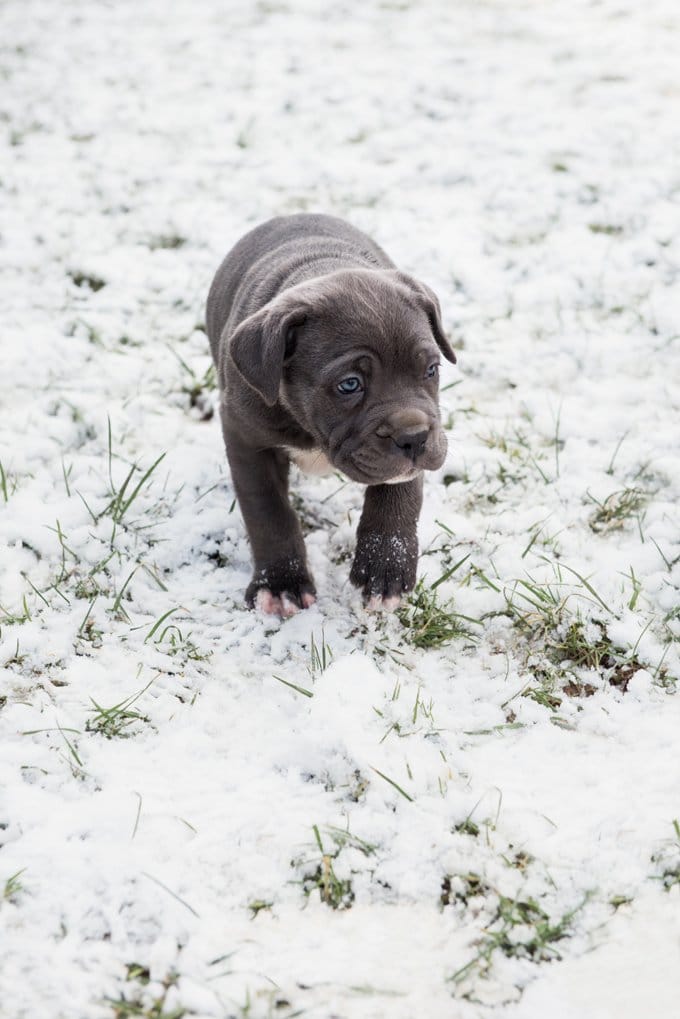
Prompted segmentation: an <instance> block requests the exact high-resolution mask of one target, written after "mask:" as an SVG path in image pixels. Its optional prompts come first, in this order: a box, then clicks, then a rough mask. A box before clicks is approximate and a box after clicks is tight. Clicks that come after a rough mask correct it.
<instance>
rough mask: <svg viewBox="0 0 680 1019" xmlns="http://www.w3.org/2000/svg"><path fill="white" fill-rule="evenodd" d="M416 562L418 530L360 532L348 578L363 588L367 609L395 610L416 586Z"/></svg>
mask: <svg viewBox="0 0 680 1019" xmlns="http://www.w3.org/2000/svg"><path fill="white" fill-rule="evenodd" d="M417 565H418V540H417V538H416V536H415V534H412V535H406V536H404V535H399V534H380V533H379V532H375V531H374V532H371V533H368V534H359V536H358V538H357V549H356V553H355V555H354V562H353V563H352V569H351V572H350V575H349V579H350V580H351V582H352V583H353V584H354V586H355V587H359V588H361V593H362V595H363V600H364V605H365V606H366V608H367V609H369V610H373V611H381V610H382V611H386V612H392V611H394V609H396V608H397V606H398V605H399V602H400V601H401V596H402V595H403V594H405V593H406V592H407V591H411V590H413V587H414V586H415V582H416V568H417Z"/></svg>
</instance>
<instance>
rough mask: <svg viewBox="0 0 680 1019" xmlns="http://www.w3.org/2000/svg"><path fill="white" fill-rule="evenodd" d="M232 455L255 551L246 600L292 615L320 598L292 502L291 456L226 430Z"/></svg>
mask: <svg viewBox="0 0 680 1019" xmlns="http://www.w3.org/2000/svg"><path fill="white" fill-rule="evenodd" d="M226 447H227V457H228V459H229V464H230V467H231V476H232V480H233V482H234V487H235V489H236V496H237V498H238V502H239V506H240V507H241V513H242V514H243V519H244V521H245V525H246V529H247V531H248V537H249V538H250V544H251V547H252V551H253V563H254V571H253V579H252V580H251V582H250V584H249V585H248V587H247V589H246V602H247V603H248V605H250V606H251V607H252V606H253V605H257V607H258V608H260V609H262V610H263V611H264V612H267V613H272V614H275V615H280V616H292V615H294V613H295V612H297V611H298V609H300V608H308V607H309V606H310V605H312V604H313V603H314V601H315V600H316V599H315V593H316V592H315V589H314V581H313V580H312V577H311V574H310V572H309V569H308V567H307V556H306V554H305V543H304V540H303V537H302V531H301V530H300V523H299V521H298V518H297V517H296V515H295V513H294V512H293V510H292V508H291V506H290V503H289V502H288V470H289V466H290V464H289V461H288V457H287V456H286V454H285V453H283V452H282V450H280V449H265V450H254V449H252V448H250V447H247V446H245V445H244V444H243V443H242V442H241V441H240V440H239V439H237V438H235V437H233V436H231V437H230V436H228V435H227V436H226Z"/></svg>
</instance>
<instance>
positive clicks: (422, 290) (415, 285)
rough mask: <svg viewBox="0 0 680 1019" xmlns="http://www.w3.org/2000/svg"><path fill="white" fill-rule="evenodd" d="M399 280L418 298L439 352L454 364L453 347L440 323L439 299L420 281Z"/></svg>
mask: <svg viewBox="0 0 680 1019" xmlns="http://www.w3.org/2000/svg"><path fill="white" fill-rule="evenodd" d="M401 279H402V280H403V282H404V283H406V285H407V286H408V287H409V289H410V290H411V291H413V293H415V295H416V297H417V298H418V303H419V304H420V305H421V307H422V308H423V309H424V311H425V313H426V315H427V317H428V318H429V320H430V328H431V329H432V334H433V336H434V338H435V340H436V341H437V346H438V347H439V349H440V350H441V352H442V354H443V355H444V357H445V358H446V360H447V361H451V363H452V364H455V363H456V355H455V354H454V352H453V347H452V346H451V344H450V342H449V338H448V336H447V335H446V333H445V332H444V326H443V323H442V310H441V308H440V306H439V299H438V298H437V295H436V294H435V292H434V290H430V288H429V287H428V286H427V285H426V284H425V283H421V282H420V280H416V279H413V277H412V276H406V275H402V276H401Z"/></svg>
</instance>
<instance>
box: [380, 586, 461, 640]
mask: <svg viewBox="0 0 680 1019" xmlns="http://www.w3.org/2000/svg"><path fill="white" fill-rule="evenodd" d="M397 615H398V618H399V621H400V622H401V624H402V626H403V627H404V629H405V630H406V631H407V632H406V640H407V641H408V643H409V644H412V645H413V647H417V648H422V649H425V648H438V647H442V646H443V645H444V644H450V643H451V642H452V641H454V640H460V639H461V638H464V639H465V640H473V639H474V635H473V633H472V631H471V630H470V629H469V625H466V624H470V623H472V624H474V625H475V626H480V625H481V624H480V622H479V620H478V619H471V618H470V617H469V616H463V615H461V614H460V613H459V612H456V611H455V610H454V609H453V608H452V602H450V601H445V602H440V600H439V596H438V595H437V591H436V588H435V587H434V586H431V587H426V586H425V584H424V583H423V581H422V580H419V581H418V583H417V584H416V587H415V589H414V590H413V592H412V593H411V594H410V595H409V597H408V599H407V601H406V604H405V605H403V606H402V608H400V609H399V611H398V613H397Z"/></svg>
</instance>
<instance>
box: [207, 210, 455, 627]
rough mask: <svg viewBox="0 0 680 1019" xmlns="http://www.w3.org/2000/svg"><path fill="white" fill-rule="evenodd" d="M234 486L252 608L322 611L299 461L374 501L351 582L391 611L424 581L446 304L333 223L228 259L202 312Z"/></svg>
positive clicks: (253, 237)
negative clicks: (423, 511) (422, 517)
mask: <svg viewBox="0 0 680 1019" xmlns="http://www.w3.org/2000/svg"><path fill="white" fill-rule="evenodd" d="M207 327H208V336H209V338H210V345H211V348H212V354H213V358H214V361H215V364H216V366H217V374H218V379H219V386H220V406H221V416H222V429H223V433H224V441H225V445H226V449H227V457H228V460H229V465H230V467H231V475H232V479H233V482H234V487H235V490H236V496H237V498H238V502H239V505H240V507H241V512H242V514H243V518H244V520H245V524H246V528H247V530H248V536H249V538H250V543H251V547H252V553H253V560H254V572H253V578H252V580H251V582H250V584H249V585H248V588H247V590H246V601H247V603H248V604H249V605H251V606H252V605H257V606H258V608H260V609H262V610H263V611H264V612H268V613H275V614H278V615H281V616H289V615H292V614H293V613H295V612H297V611H298V609H300V608H307V607H308V606H310V605H311V604H313V602H314V601H315V588H314V581H313V579H312V576H311V574H310V572H309V567H308V565H307V558H306V554H305V546H304V541H303V538H302V531H301V530H300V524H299V521H298V519H297V517H296V515H295V513H294V511H293V509H292V508H291V506H290V503H289V501H288V471H289V466H290V460H291V459H293V460H294V461H296V462H297V463H298V464H299V465H300V466H301V467H302V469H303V470H304V469H308V470H310V471H311V472H312V473H327V472H329V471H332V470H337V471H340V472H342V474H344V475H346V476H347V477H348V478H351V479H352V480H353V481H358V482H359V483H360V484H362V485H366V486H367V487H366V494H365V498H364V507H363V512H362V514H361V520H360V522H359V527H358V531H357V545H356V552H355V556H354V562H353V565H352V569H351V573H350V580H351V581H352V583H353V584H355V585H356V586H357V587H359V588H361V590H362V593H363V598H364V603H365V604H366V605H367V606H368V607H369V608H373V609H380V608H382V609H394V608H395V607H396V606H397V605H398V604H399V600H400V598H401V595H402V594H403V593H404V592H406V591H410V590H411V589H412V588H413V586H414V584H415V580H416V564H417V559H418V539H417V525H418V516H419V513H420V508H421V505H422V490H423V471H424V470H436V469H437V468H439V467H441V465H442V463H443V462H444V457H445V455H446V438H445V436H444V433H443V431H442V428H441V423H440V418H439V405H438V391H439V359H440V354H443V356H444V357H445V358H447V360H449V361H452V362H455V360H456V358H455V354H454V352H453V350H452V349H451V346H450V344H449V341H448V339H447V338H446V336H445V335H444V331H443V328H442V322H441V314H440V309H439V303H438V301H437V298H436V297H435V295H434V293H433V292H432V291H431V290H430V289H429V288H428V287H426V286H425V285H424V284H423V283H420V282H418V281H417V280H415V279H413V278H412V277H411V276H408V275H407V274H406V273H402V272H400V271H399V270H398V269H397V268H396V267H395V265H394V263H393V262H392V261H391V260H390V259H389V258H388V257H387V255H386V254H385V252H384V251H382V249H381V248H379V247H378V245H377V244H375V243H374V242H373V241H372V240H371V239H370V238H369V237H367V236H366V235H365V234H363V233H361V232H360V231H359V230H356V229H355V228H354V227H352V226H350V224H348V223H345V222H344V221H343V220H340V219H336V218H335V217H332V216H323V215H307V214H300V215H293V216H280V217H277V218H276V219H272V220H269V221H268V222H266V223H263V224H262V225H261V226H258V227H256V228H255V229H254V230H252V231H251V232H250V233H248V234H246V235H245V237H243V238H241V240H240V241H239V242H238V243H237V244H236V245H235V247H234V248H233V249H232V250H231V251H230V252H229V254H228V255H227V257H226V258H225V260H224V261H223V262H222V265H221V266H220V268H219V269H218V271H217V274H216V276H215V279H214V280H213V283H212V286H211V288H210V294H209V296H208V305H207Z"/></svg>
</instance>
